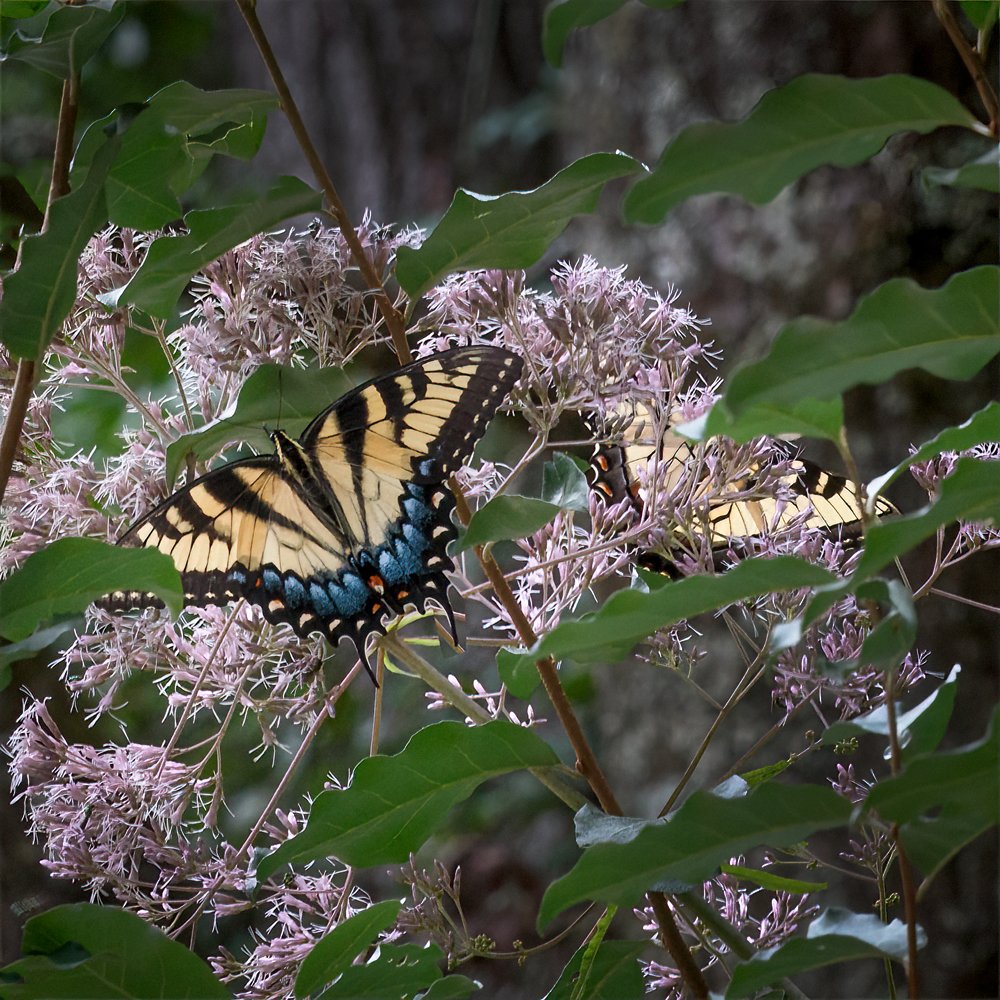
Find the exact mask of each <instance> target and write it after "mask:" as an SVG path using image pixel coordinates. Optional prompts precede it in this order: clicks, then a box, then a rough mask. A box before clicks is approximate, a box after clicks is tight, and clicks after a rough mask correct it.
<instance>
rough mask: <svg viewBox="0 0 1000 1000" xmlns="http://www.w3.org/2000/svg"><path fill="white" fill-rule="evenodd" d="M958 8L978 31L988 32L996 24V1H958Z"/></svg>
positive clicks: (998, 8) (999, 5) (999, 3)
mask: <svg viewBox="0 0 1000 1000" xmlns="http://www.w3.org/2000/svg"><path fill="white" fill-rule="evenodd" d="M959 6H960V7H961V8H962V10H963V11H965V16H966V17H967V18H968V19H969V20H970V21H971V22H972V23H973V24H974V25H975V26H976V28H977V29H978V30H979V31H989V30H990V28H992V27H993V26H994V25H995V24H996V23H997V15H998V13H1000V2H998V0H960V2H959Z"/></svg>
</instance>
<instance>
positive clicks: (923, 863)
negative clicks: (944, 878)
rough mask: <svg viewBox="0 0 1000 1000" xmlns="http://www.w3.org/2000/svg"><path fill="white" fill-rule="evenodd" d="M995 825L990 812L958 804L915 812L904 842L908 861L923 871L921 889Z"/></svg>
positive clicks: (903, 834)
mask: <svg viewBox="0 0 1000 1000" xmlns="http://www.w3.org/2000/svg"><path fill="white" fill-rule="evenodd" d="M997 766H998V767H1000V762H998V765H997ZM995 826H996V822H995V821H994V820H993V819H991V818H990V817H989V816H984V815H981V814H979V813H971V814H970V813H966V812H965V811H964V810H963V809H962V808H961V807H960V806H946V807H945V808H943V809H942V810H941V812H939V813H938V814H937V815H936V816H918V817H917V818H916V819H914V820H911V821H910V822H909V823H907V824H906V826H905V827H904V828H903V831H902V836H903V844H904V846H905V847H906V853H907V855H908V856H909V859H910V862H911V863H912V864H914V865H916V866H917V868H918V869H919V870H920V871H921V872H923V875H924V880H923V882H922V883H921V887H920V892H923V891H925V888H926V887H927V886H928V885H929V884H930V883H931V882H932V881H933V880H934V879H935V878H936V877H937V875H938V873H939V872H940V871H941V870H942V869H943V868H944V867H945V866H946V865H947V864H948V862H949V861H951V859H952V858H953V857H955V855H956V854H958V853H959V851H961V850H962V849H963V848H964V847H965V846H966V845H967V844H971V843H972V841H974V840H975V839H976V838H977V837H981V836H982V835H983V834H984V833H986V831H987V830H991V829H993V828H994V827H995Z"/></svg>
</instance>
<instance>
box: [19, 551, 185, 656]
mask: <svg viewBox="0 0 1000 1000" xmlns="http://www.w3.org/2000/svg"><path fill="white" fill-rule="evenodd" d="M116 590H137V591H143V592H147V591H148V592H150V593H153V594H156V595H157V597H159V598H161V599H162V600H163V602H164V603H165V604H166V605H167V606H168V607H169V608H170V609H171V610H172V611H173V612H174V613H175V614H176V613H177V612H179V611H180V609H181V608H182V607H183V590H182V589H181V583H180V576H179V575H178V573H177V570H176V569H175V568H174V564H173V561H172V560H171V559H170V557H169V556H165V555H164V554H163V553H162V552H157V551H156V550H155V549H129V548H118V547H117V546H115V545H108V544H107V543H106V542H99V541H97V539H95V538H60V539H58V540H57V541H54V542H52V543H51V544H49V545H47V546H46V547H45V548H44V549H41V550H39V551H38V552H35V553H33V554H32V555H30V556H28V558H27V559H26V560H25V561H24V565H23V566H21V568H20V569H18V570H17V571H15V572H14V573H12V574H11V575H10V576H8V577H7V578H6V579H5V580H0V608H3V611H2V612H0V635H2V636H4V637H5V638H7V639H11V640H13V641H15V642H16V641H19V640H21V639H26V638H27V637H28V636H29V635H31V633H32V632H33V631H34V630H35V629H36V628H37V627H38V626H39V625H40V624H42V623H43V622H46V621H49V620H50V619H52V618H54V617H55V616H56V615H61V614H65V613H67V612H70V613H72V612H79V611H83V609H84V608H86V607H87V605H88V604H90V603H91V602H93V601H96V600H97V599H98V598H99V597H103V596H104V595H105V594H110V593H111V592H113V591H116Z"/></svg>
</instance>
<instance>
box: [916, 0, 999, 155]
mask: <svg viewBox="0 0 1000 1000" xmlns="http://www.w3.org/2000/svg"><path fill="white" fill-rule="evenodd" d="M931 3H932V5H933V7H934V13H935V15H936V16H937V19H938V20H939V21H940V22H941V25H942V26H943V27H944V30H945V31H946V32H947V33H948V37H949V38H950V39H951V43H952V45H954V46H955V48H956V49H957V50H958V54H959V55H960V56H961V57H962V62H964V63H965V68H966V69H967V70H968V71H969V75H970V76H971V77H972V82H973V83H974V84H975V85H976V90H978V91H979V99H980V100H981V101H982V102H983V107H984V108H985V109H986V116H987V118H989V125H988V128H989V132H990V135H992V136H993V137H996V135H997V132H998V129H1000V102H998V100H997V93H996V91H995V90H994V89H993V87H992V85H991V84H990V81H989V78H988V76H987V75H986V67H985V66H984V65H983V60H982V58H981V57H980V55H979V53H978V52H977V51H976V50H975V49H974V48H973V47H972V46H971V45H970V44H969V42H968V40H967V39H966V37H965V35H963V34H962V29H961V28H960V27H959V26H958V21H956V20H955V15H954V14H953V13H952V11H951V8H950V7H949V6H948V4H947V2H946V0H931Z"/></svg>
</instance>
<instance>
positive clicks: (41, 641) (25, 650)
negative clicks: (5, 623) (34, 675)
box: [0, 585, 73, 691]
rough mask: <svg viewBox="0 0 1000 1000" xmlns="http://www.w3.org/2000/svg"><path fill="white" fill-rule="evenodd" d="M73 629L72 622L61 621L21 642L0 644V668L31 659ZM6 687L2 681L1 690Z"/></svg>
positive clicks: (0, 591) (0, 590)
mask: <svg viewBox="0 0 1000 1000" xmlns="http://www.w3.org/2000/svg"><path fill="white" fill-rule="evenodd" d="M0 586H2V585H0ZM2 593H3V591H2V589H0V594H2ZM2 620H3V618H2V616H0V621H2ZM72 631H73V626H72V624H71V623H70V622H59V623H58V624H57V625H52V626H51V627H50V628H43V629H41V630H40V631H38V632H33V633H32V634H31V635H29V636H28V638H27V639H22V640H21V641H20V642H11V643H8V644H7V645H6V646H0V669H2V668H4V667H6V666H7V665H8V664H11V663H16V662H17V661H18V660H27V659H30V658H31V657H32V656H35V655H36V654H38V653H40V652H41V651H42V650H43V649H48V648H49V646H51V645H53V644H54V643H56V642H58V640H59V639H60V638H62V637H63V636H64V635H66V634H67V633H71V632H72ZM4 687H6V685H5V684H3V683H0V691H2V690H3V688H4Z"/></svg>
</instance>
